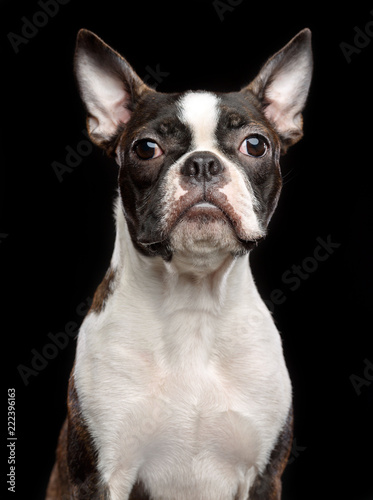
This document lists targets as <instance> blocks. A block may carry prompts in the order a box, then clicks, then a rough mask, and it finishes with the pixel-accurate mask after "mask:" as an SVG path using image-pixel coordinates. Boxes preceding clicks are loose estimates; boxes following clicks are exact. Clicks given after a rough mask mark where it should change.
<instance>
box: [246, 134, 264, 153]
mask: <svg viewBox="0 0 373 500" xmlns="http://www.w3.org/2000/svg"><path fill="white" fill-rule="evenodd" d="M267 149H268V143H267V141H266V139H264V137H262V136H261V135H258V134H253V135H249V137H246V139H245V140H244V141H243V143H242V144H241V146H240V151H241V153H243V154H244V155H247V156H255V157H256V158H258V157H260V156H264V155H265V153H266V152H267Z"/></svg>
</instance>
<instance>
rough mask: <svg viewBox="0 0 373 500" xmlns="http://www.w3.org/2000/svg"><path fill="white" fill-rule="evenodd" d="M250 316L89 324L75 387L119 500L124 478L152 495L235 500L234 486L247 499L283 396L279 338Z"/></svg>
mask: <svg viewBox="0 0 373 500" xmlns="http://www.w3.org/2000/svg"><path fill="white" fill-rule="evenodd" d="M258 311H259V310H258ZM258 311H257V312H256V313H255V314H254V315H251V316H250V314H249V315H246V316H245V315H243V316H242V319H241V320H237V317H236V315H235V312H234V311H232V314H231V316H228V317H227V316H226V317H225V320H224V321H222V320H221V319H220V320H218V319H217V318H213V317H212V316H211V315H208V314H202V315H201V314H200V313H198V312H193V311H189V312H188V313H187V314H178V315H174V316H172V317H170V318H168V320H167V322H163V323H162V324H157V323H156V322H155V321H154V318H153V319H152V321H150V320H149V319H147V317H146V315H143V317H142V318H140V317H131V313H128V314H127V315H126V322H125V323H123V322H122V321H120V320H119V319H118V320H117V322H116V321H113V318H112V317H111V324H110V326H109V325H108V324H107V320H105V318H104V317H102V316H101V317H98V318H95V317H94V316H92V318H91V319H89V318H87V320H86V322H85V325H84V327H83V329H82V332H81V339H80V341H79V349H78V361H77V362H78V364H79V370H78V373H79V374H80V376H79V378H80V380H79V386H80V389H81V393H82V394H84V397H83V406H84V413H85V415H86V416H87V418H88V422H89V427H90V429H91V431H92V434H93V435H94V436H95V440H96V444H97V447H98V450H99V467H100V469H101V473H102V476H103V478H104V480H105V481H106V482H108V483H109V484H114V486H113V488H114V489H116V490H118V491H120V492H121V493H120V496H118V498H122V497H123V498H126V496H125V495H126V492H127V490H126V486H125V483H126V477H131V475H132V481H134V480H136V479H137V478H139V479H141V480H142V481H143V482H144V484H145V485H146V487H147V488H148V489H149V490H150V491H151V493H152V497H153V498H155V499H157V498H165V499H167V498H174V497H173V496H172V495H174V493H175V491H176V490H177V491H180V494H179V495H178V497H177V498H179V499H180V500H184V499H185V500H191V499H192V498H197V497H198V498H206V500H208V499H211V500H212V499H218V498H224V499H227V498H232V499H233V498H234V497H235V495H236V494H238V493H237V492H239V491H240V488H241V490H242V492H243V493H242V495H243V496H242V498H245V495H246V497H247V490H248V487H249V484H250V481H251V480H252V479H253V478H252V476H253V474H254V469H255V470H257V469H258V468H260V467H261V466H262V465H263V464H264V463H265V460H266V459H267V455H268V453H269V452H270V451H271V449H272V447H273V445H274V441H275V439H276V436H277V434H278V432H279V429H280V427H281V425H282V421H283V419H284V418H285V416H286V413H287V410H288V407H289V400H290V390H289V382H288V377H287V372H286V368H285V366H284V363H283V358H282V352H281V343H280V341H279V337H278V334H277V332H276V331H275V329H274V327H273V324H272V321H271V320H269V321H268V319H269V318H268V317H267V315H266V314H263V310H260V311H259V312H258ZM108 315H109V313H108ZM124 325H125V326H124ZM258 326H259V329H258ZM136 329H137V331H136ZM100 332H101V333H100ZM165 339H167V340H165ZM284 396H285V397H284ZM118 468H120V470H121V471H122V472H120V473H119V474H118V472H117V471H118ZM130 471H131V472H130ZM197 492H199V493H198V494H197ZM127 493H128V492H127ZM196 494H197V496H195V495H196ZM221 495H222V496H221ZM113 498H117V497H115V496H114V495H113ZM237 498H241V496H237Z"/></svg>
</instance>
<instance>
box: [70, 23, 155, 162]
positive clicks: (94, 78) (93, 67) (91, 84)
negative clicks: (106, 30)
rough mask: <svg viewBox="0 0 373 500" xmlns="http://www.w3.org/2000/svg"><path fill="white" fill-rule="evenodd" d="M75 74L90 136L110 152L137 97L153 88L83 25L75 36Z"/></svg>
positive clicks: (128, 117)
mask: <svg viewBox="0 0 373 500" xmlns="http://www.w3.org/2000/svg"><path fill="white" fill-rule="evenodd" d="M75 75H76V78H77V81H78V86H79V90H80V94H81V97H82V100H83V102H84V104H85V106H86V109H87V112H88V119H87V128H88V132H89V134H90V137H91V139H92V140H93V142H95V143H96V144H98V145H99V146H102V147H103V148H104V149H106V150H107V151H108V153H110V152H111V151H110V149H111V145H112V144H113V142H115V138H116V136H117V132H118V130H120V129H121V128H120V126H121V125H123V124H125V123H127V122H128V121H129V119H130V117H131V113H132V111H133V109H134V106H135V104H136V102H137V100H138V99H139V97H140V96H141V95H142V94H143V93H144V92H154V91H153V90H152V89H150V88H149V87H147V86H146V85H145V83H144V82H143V81H142V80H141V79H140V78H139V76H138V75H137V74H136V73H135V72H134V70H133V69H132V68H131V66H130V65H129V64H128V62H127V61H126V60H125V59H124V58H123V57H122V56H121V55H120V54H118V53H117V52H115V50H113V49H112V48H111V47H109V46H108V45H107V44H106V43H105V42H103V41H102V40H101V39H100V38H99V37H98V36H96V35H95V34H94V33H92V32H91V31H88V30H85V29H82V30H80V31H79V33H78V37H77V42H76V50H75Z"/></svg>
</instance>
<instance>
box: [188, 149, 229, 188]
mask: <svg viewBox="0 0 373 500" xmlns="http://www.w3.org/2000/svg"><path fill="white" fill-rule="evenodd" d="M223 170H224V168H223V165H222V164H221V163H220V160H219V159H218V157H217V156H215V155H214V154H212V153H209V152H208V151H198V153H194V154H193V155H191V156H189V158H187V160H186V161H185V163H184V165H183V166H182V168H181V173H182V175H185V176H187V177H193V178H194V179H196V180H197V181H199V182H201V181H211V180H212V179H213V178H214V177H216V176H218V175H219V174H220V173H221V172H223Z"/></svg>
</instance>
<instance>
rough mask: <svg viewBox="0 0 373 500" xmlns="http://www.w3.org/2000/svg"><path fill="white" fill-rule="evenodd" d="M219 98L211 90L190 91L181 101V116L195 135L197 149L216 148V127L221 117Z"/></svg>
mask: <svg viewBox="0 0 373 500" xmlns="http://www.w3.org/2000/svg"><path fill="white" fill-rule="evenodd" d="M219 102H220V100H219V98H218V97H217V96H216V95H214V94H211V93H210V92H188V93H187V94H185V95H184V96H183V97H182V99H181V100H180V102H179V110H180V112H179V115H178V116H179V118H180V120H181V121H182V122H184V123H186V124H187V125H188V126H189V127H190V129H191V131H192V135H193V149H194V150H195V151H209V150H210V151H211V150H212V149H215V148H216V139H215V129H216V125H217V123H218V119H219Z"/></svg>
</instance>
